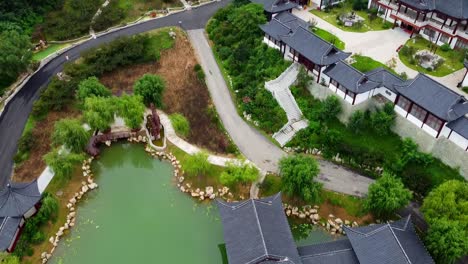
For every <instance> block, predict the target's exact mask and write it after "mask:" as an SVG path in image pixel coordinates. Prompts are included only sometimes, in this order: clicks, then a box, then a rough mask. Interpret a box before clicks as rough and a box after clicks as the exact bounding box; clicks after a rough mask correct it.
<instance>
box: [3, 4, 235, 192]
mask: <svg viewBox="0 0 468 264" xmlns="http://www.w3.org/2000/svg"><path fill="white" fill-rule="evenodd" d="M229 2H230V0H223V1H221V2H215V3H212V4H207V5H203V6H201V7H198V8H193V9H192V10H188V11H184V12H180V13H175V14H172V15H168V16H166V17H162V18H158V19H154V20H149V21H146V22H143V23H140V24H136V25H132V26H129V27H126V28H123V29H120V30H117V31H113V32H110V33H107V34H103V35H100V36H98V37H97V38H96V39H93V38H90V39H89V40H87V41H86V42H84V43H82V44H80V45H78V46H76V47H74V48H72V49H70V50H68V51H66V52H65V53H63V54H61V55H59V56H58V57H56V58H55V59H53V60H51V61H50V62H49V63H47V64H46V65H45V66H44V67H43V68H41V69H40V70H39V71H38V72H37V73H35V74H34V75H33V76H32V77H31V78H30V79H29V81H28V82H27V83H26V84H25V85H24V87H23V88H22V89H21V90H20V91H19V92H18V93H17V94H16V95H15V97H14V98H13V99H12V100H11V101H10V102H9V103H8V104H7V105H6V106H5V109H4V111H3V113H2V115H1V116H0V187H4V186H5V185H6V184H7V182H8V181H9V179H10V176H11V172H12V168H13V157H14V155H15V153H16V150H17V147H18V145H17V142H18V140H19V138H20V137H21V134H22V132H23V129H24V125H25V123H26V120H27V119H28V116H29V114H30V112H31V109H32V105H33V103H34V101H35V100H36V99H37V98H38V97H39V93H40V91H41V89H42V88H43V87H44V86H45V85H47V84H48V83H49V80H50V78H51V77H52V76H54V75H55V74H57V73H58V72H60V71H61V70H62V68H63V65H64V64H65V63H66V62H67V60H66V56H68V57H69V60H70V61H73V60H76V59H77V58H78V57H80V54H81V53H82V52H83V51H86V50H88V49H90V48H93V47H96V46H99V45H101V44H104V43H108V42H110V41H112V40H114V39H116V38H118V37H121V36H130V35H135V34H139V33H143V32H146V31H150V30H153V29H157V28H162V27H167V26H178V25H181V26H182V28H184V29H186V30H190V29H197V28H204V27H205V24H206V22H207V21H208V20H209V19H210V18H211V17H212V16H213V14H214V13H215V12H216V11H217V10H218V9H219V8H221V7H223V6H226V5H227V4H228V3H229ZM179 21H180V22H182V23H179Z"/></svg>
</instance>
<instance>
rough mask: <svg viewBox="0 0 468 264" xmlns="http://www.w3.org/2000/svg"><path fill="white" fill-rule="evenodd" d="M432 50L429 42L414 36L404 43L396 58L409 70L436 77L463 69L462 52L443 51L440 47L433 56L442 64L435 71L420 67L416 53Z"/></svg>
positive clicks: (432, 46) (432, 47)
mask: <svg viewBox="0 0 468 264" xmlns="http://www.w3.org/2000/svg"><path fill="white" fill-rule="evenodd" d="M434 48H435V47H434V45H432V44H431V42H430V41H428V40H426V39H424V38H422V37H421V36H416V37H414V38H412V39H409V40H408V41H407V42H406V44H405V45H404V46H403V47H402V48H401V49H400V51H399V52H398V56H399V57H400V60H401V62H403V64H405V65H406V66H408V67H409V68H411V69H413V70H416V71H419V72H422V73H426V74H429V75H432V76H437V77H443V76H446V75H448V74H451V73H453V72H456V71H458V70H460V69H462V68H463V59H464V58H465V56H464V53H463V51H459V50H453V49H449V50H446V51H444V50H443V48H442V47H437V49H436V52H435V54H436V55H438V56H440V57H441V58H442V59H443V63H441V64H440V65H438V67H436V68H435V69H426V68H423V67H422V66H420V65H419V63H418V60H417V59H416V58H415V55H416V53H418V52H421V51H423V50H429V51H430V50H431V49H432V50H434Z"/></svg>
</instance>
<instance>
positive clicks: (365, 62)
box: [351, 55, 397, 74]
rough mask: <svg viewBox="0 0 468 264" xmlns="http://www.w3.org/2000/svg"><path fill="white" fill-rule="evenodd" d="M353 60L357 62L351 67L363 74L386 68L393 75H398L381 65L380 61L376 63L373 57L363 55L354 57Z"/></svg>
mask: <svg viewBox="0 0 468 264" xmlns="http://www.w3.org/2000/svg"><path fill="white" fill-rule="evenodd" d="M353 59H354V60H355V62H354V63H352V64H351V66H353V67H354V68H356V69H358V70H359V71H361V72H363V73H366V72H369V71H372V70H373V69H377V68H380V67H384V68H385V69H387V70H389V71H391V72H392V73H395V74H397V73H396V72H395V71H394V70H393V69H392V68H390V67H388V66H387V65H385V64H383V63H381V62H380V61H376V60H374V59H372V58H371V57H367V56H362V55H353Z"/></svg>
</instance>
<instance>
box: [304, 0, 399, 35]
mask: <svg viewBox="0 0 468 264" xmlns="http://www.w3.org/2000/svg"><path fill="white" fill-rule="evenodd" d="M352 11H353V9H352V3H351V2H349V3H348V2H344V3H342V4H341V7H336V6H335V7H333V8H332V9H331V10H330V12H328V13H326V12H325V11H319V10H316V9H314V10H312V11H310V12H311V13H312V14H314V15H316V16H318V17H320V18H321V19H323V20H325V21H327V22H328V23H330V24H332V25H334V26H335V27H337V28H339V29H342V30H344V31H350V32H367V31H375V30H386V29H390V28H391V26H392V24H391V23H390V22H388V21H387V22H385V21H384V20H383V19H382V18H380V17H377V18H375V19H374V20H373V21H370V20H369V18H368V14H367V12H366V11H354V12H355V13H356V14H357V15H358V16H360V17H362V18H364V22H363V25H362V27H356V26H353V27H345V26H344V25H339V24H338V20H337V19H336V18H337V16H338V15H340V14H343V13H350V12H352Z"/></svg>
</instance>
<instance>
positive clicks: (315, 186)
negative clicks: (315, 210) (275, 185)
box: [279, 155, 322, 202]
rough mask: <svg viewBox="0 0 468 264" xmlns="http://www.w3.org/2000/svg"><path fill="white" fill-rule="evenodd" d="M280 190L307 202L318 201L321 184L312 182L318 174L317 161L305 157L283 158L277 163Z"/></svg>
mask: <svg viewBox="0 0 468 264" xmlns="http://www.w3.org/2000/svg"><path fill="white" fill-rule="evenodd" d="M279 167H280V175H281V178H282V185H283V187H282V189H283V191H284V192H285V193H287V194H288V195H295V196H298V197H300V198H302V199H303V200H305V201H308V202H314V201H318V200H319V194H320V191H321V189H322V184H321V183H318V182H316V181H314V179H315V178H316V177H317V175H318V174H319V171H320V169H319V166H318V163H317V161H316V160H315V159H314V158H312V157H310V156H305V155H293V156H288V157H284V158H282V159H281V160H280V162H279Z"/></svg>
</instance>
